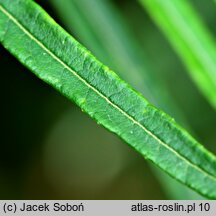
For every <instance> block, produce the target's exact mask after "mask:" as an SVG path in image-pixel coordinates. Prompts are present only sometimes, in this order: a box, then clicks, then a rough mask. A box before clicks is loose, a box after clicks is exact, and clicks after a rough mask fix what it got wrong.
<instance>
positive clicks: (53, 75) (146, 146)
mask: <svg viewBox="0 0 216 216" xmlns="http://www.w3.org/2000/svg"><path fill="white" fill-rule="evenodd" d="M0 41H1V42H2V44H3V45H4V47H5V48H6V49H8V50H9V51H10V52H11V53H12V54H13V55H15V56H16V57H17V58H18V59H19V61H20V62H22V63H23V64H24V65H26V66H27V67H28V68H29V69H30V70H31V71H32V72H33V73H34V74H35V75H37V76H38V77H39V78H41V79H42V80H44V81H45V82H47V83H49V84H50V85H52V86H53V87H54V88H55V89H57V90H58V91H60V92H61V93H62V94H63V95H65V96H66V97H67V98H69V99H70V100H72V101H74V102H75V103H76V104H77V105H78V106H80V107H81V109H82V110H83V111H85V112H86V113H88V114H89V115H90V116H91V117H92V118H94V119H95V120H96V121H97V122H98V123H99V124H102V125H103V126H104V127H106V128H107V129H109V130H110V131H112V132H114V133H116V134H118V135H119V136H120V137H121V138H122V139H123V140H125V141H126V142H127V143H128V144H129V145H130V146H131V147H133V148H134V149H135V150H136V151H138V152H139V153H140V154H142V155H143V156H144V157H145V158H146V159H149V160H151V161H153V162H154V163H155V164H157V165H158V166H159V167H160V168H161V169H163V170H164V171H166V172H167V173H169V174H170V175H171V176H173V177H174V178H176V179H177V180H179V181H181V182H182V183H184V184H186V185H188V186H189V187H191V188H193V189H195V190H196V191H197V192H199V193H201V194H203V195H204V196H206V197H209V198H216V168H215V167H216V158H215V157H214V155H212V154H211V153H210V152H208V151H207V150H206V149H204V147H203V146H202V145H200V144H199V143H198V142H197V141H196V140H194V139H193V138H192V137H191V136H190V135H189V134H188V133H187V132H186V131H185V130H184V129H182V128H180V127H179V126H178V125H177V124H176V123H175V121H174V120H173V119H172V118H171V117H169V116H168V115H166V114H165V113H163V112H162V111H159V110H157V109H156V108H155V107H154V106H152V105H151V104H149V103H148V102H147V101H146V100H145V99H144V98H143V97H142V96H141V95H140V94H139V93H137V92H135V91H134V90H133V89H131V87H130V86H129V85H128V84H126V83H125V82H123V81H122V80H121V79H120V78H119V77H118V76H117V75H116V74H115V73H114V72H112V71H111V70H110V69H109V68H107V67H106V66H104V65H103V64H102V63H100V62H99V61H98V60H97V59H96V58H95V57H93V56H92V55H91V54H90V52H88V51H87V50H86V49H85V48H84V47H83V46H82V45H80V44H79V43H78V42H77V41H76V40H75V39H74V38H73V37H71V36H70V35H69V34H67V33H66V32H65V31H64V30H63V29H62V28H61V27H60V26H59V25H57V24H56V23H55V21H54V20H52V19H51V18H50V17H49V15H48V14H47V13H46V12H45V11H44V10H43V9H41V8H40V7H39V6H38V5H36V4H35V3H34V2H32V1H30V0H14V1H10V0H0Z"/></svg>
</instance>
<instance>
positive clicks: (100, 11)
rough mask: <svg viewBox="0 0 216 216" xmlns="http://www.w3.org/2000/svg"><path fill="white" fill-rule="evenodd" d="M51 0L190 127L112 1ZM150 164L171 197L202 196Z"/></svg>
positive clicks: (79, 32)
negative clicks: (155, 74)
mask: <svg viewBox="0 0 216 216" xmlns="http://www.w3.org/2000/svg"><path fill="white" fill-rule="evenodd" d="M49 3H50V4H51V6H53V8H54V9H55V11H56V12H57V14H58V16H59V17H60V19H61V21H62V22H63V24H64V25H65V26H66V27H67V29H68V30H69V31H70V32H73V33H74V34H75V35H76V36H77V37H78V38H79V39H80V40H81V42H82V43H84V44H85V45H86V46H87V47H88V48H89V49H90V50H91V51H92V52H93V53H94V54H96V56H97V57H98V58H99V59H101V60H103V62H106V64H108V65H109V66H110V67H111V68H114V69H115V72H117V73H118V74H119V75H121V77H122V78H124V79H125V80H126V81H127V82H129V83H130V84H131V85H132V86H134V87H135V88H136V89H138V90H139V91H140V92H141V93H143V94H144V95H145V97H146V98H147V99H148V100H149V101H151V103H153V104H154V105H157V106H158V107H159V108H161V109H163V110H164V111H166V112H167V113H169V114H171V115H172V116H175V119H177V120H178V121H179V122H180V123H181V124H182V125H184V126H185V125H187V128H189V126H188V123H186V120H185V119H184V117H183V115H182V113H181V112H180V110H179V109H178V107H177V106H176V104H175V103H174V102H173V99H172V98H171V96H170V94H169V91H168V89H167V88H166V86H165V85H164V83H163V82H162V79H161V77H160V76H157V77H155V76H153V74H154V73H155V72H154V67H153V63H152V62H151V61H150V60H149V59H148V58H147V54H146V53H145V49H144V48H142V47H141V46H140V45H139V43H138V42H137V39H136V38H134V37H133V33H132V32H131V31H130V28H129V27H128V26H127V25H126V23H125V20H124V17H123V16H121V13H120V11H119V10H118V9H117V7H116V6H115V5H114V4H112V2H111V1H109V0H91V1H89V0H64V2H63V1H59V0H49ZM104 35H106V37H104ZM113 47H115V50H114V49H113ZM141 48H142V50H141ZM158 75H160V74H158ZM161 76H164V75H162V74H161ZM190 131H191V129H190ZM151 167H152V170H153V172H154V174H155V175H156V177H157V179H158V180H159V181H160V183H161V185H162V186H163V188H164V192H165V193H166V194H168V195H169V197H171V198H172V199H200V198H201V196H200V195H198V194H197V193H194V192H193V191H191V190H190V189H189V188H188V187H186V186H184V185H182V184H180V183H179V182H177V181H175V180H174V179H172V178H171V177H170V176H168V175H166V174H165V173H164V174H163V173H162V171H161V170H159V169H158V168H157V167H155V166H151ZM192 192H193V193H192ZM170 195H172V196H170Z"/></svg>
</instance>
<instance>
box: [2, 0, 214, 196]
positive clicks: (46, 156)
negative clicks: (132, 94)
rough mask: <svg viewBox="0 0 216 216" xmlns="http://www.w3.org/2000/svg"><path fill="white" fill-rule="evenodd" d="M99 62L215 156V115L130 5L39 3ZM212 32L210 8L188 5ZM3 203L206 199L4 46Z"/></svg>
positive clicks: (122, 0) (111, 1) (115, 0)
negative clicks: (42, 200) (171, 175)
mask: <svg viewBox="0 0 216 216" xmlns="http://www.w3.org/2000/svg"><path fill="white" fill-rule="evenodd" d="M36 2H38V3H39V4H40V5H41V6H42V7H43V8H44V9H45V10H46V11H47V12H48V13H49V14H50V15H51V16H52V17H53V18H54V19H55V20H56V21H57V22H58V23H59V24H60V25H61V26H63V27H64V28H65V29H66V30H67V31H68V32H70V33H71V34H72V35H73V36H74V37H75V38H76V39H77V40H78V41H80V42H81V43H82V44H84V45H85V46H86V47H87V48H88V49H89V50H90V51H91V52H92V53H93V54H94V55H96V56H97V58H98V59H99V60H101V61H102V62H103V63H105V64H107V65H108V66H109V67H110V68H111V69H113V70H114V71H115V72H116V73H118V74H119V76H120V77H122V78H123V79H125V80H126V81H127V82H129V83H130V84H131V85H132V86H133V88H134V89H136V90H138V91H140V92H141V93H142V94H143V95H144V96H145V97H146V98H147V99H148V100H149V101H150V102H151V103H153V104H154V105H155V106H157V107H159V108H160V109H162V110H164V111H165V112H167V113H168V114H170V115H171V116H172V117H174V118H175V119H176V120H177V121H178V122H179V123H180V124H181V125H182V126H184V127H185V128H187V129H188V130H189V131H190V133H191V134H193V136H194V137H195V138H196V139H198V140H199V141H200V142H201V143H203V144H204V145H205V147H206V148H208V149H209V150H211V151H212V152H214V153H216V133H215V131H216V126H215V125H216V124H215V123H216V113H215V111H214V110H213V109H212V108H211V106H210V105H209V103H208V102H207V101H206V99H205V98H204V97H203V96H202V95H201V94H200V93H199V91H198V90H197V87H196V86H195V84H194V83H193V82H192V81H191V79H190V77H189V76H188V73H187V72H186V69H185V67H184V65H183V63H182V62H181V60H180V59H179V58H178V56H177V55H176V53H175V52H174V51H173V49H172V47H171V46H170V45H169V43H168V41H167V39H166V38H165V36H164V35H163V34H162V33H161V32H160V30H159V29H158V28H157V27H156V26H155V24H154V23H153V22H152V20H151V19H150V17H149V16H148V14H147V12H146V11H145V10H143V8H142V7H141V6H140V4H139V3H138V2H137V1H132V0H61V1H59V0H46V1H42V0H40V1H39V0H38V1H36ZM189 2H190V3H191V5H192V6H193V8H194V9H195V10H196V11H197V12H198V13H199V15H200V17H201V18H202V19H203V21H204V23H205V24H206V25H207V27H208V28H209V30H210V31H211V32H212V34H214V35H216V28H215V20H216V19H215V18H216V6H215V5H214V3H213V1H211V0H207V1H202V0H191V1H189ZM0 68H1V85H0V88H1V92H2V94H1V107H2V112H1V113H2V114H1V115H2V117H1V138H2V139H1V151H0V152H1V157H0V191H1V192H0V198H1V199H202V197H201V196H199V195H197V194H196V193H194V192H193V191H191V190H190V189H188V188H186V187H185V186H183V185H181V184H180V183H178V182H176V181H175V180H173V179H171V178H170V177H169V176H167V175H166V174H164V173H163V172H161V171H160V170H159V169H158V168H156V167H155V166H154V165H153V164H151V163H149V162H147V161H146V160H144V159H143V158H142V157H141V156H140V155H139V154H138V153H136V152H134V151H133V150H132V149H131V148H129V147H128V146H127V145H126V144H125V143H123V142H122V141H121V140H120V139H119V138H118V137H117V136H115V135H113V134H111V133H110V132H108V131H107V130H105V129H104V128H102V127H101V126H99V125H97V124H96V123H95V122H94V121H93V120H91V119H90V118H89V117H88V116H87V115H86V114H84V113H82V112H81V110H80V109H79V108H77V107H76V106H75V105H74V104H72V103H71V102H70V101H68V100H67V99H66V98H64V97H62V96H61V95H60V94H59V93H58V92H56V91H55V90H54V89H52V88H51V87H50V86H48V85H47V84H45V83H43V82H42V81H40V80H39V79H38V78H36V77H35V76H34V75H33V74H32V73H31V72H29V71H28V69H26V68H25V67H23V66H22V65H21V64H20V63H19V62H18V61H17V60H16V59H15V58H14V57H12V56H11V55H10V54H9V53H8V52H7V51H6V50H5V49H4V48H3V47H2V46H0Z"/></svg>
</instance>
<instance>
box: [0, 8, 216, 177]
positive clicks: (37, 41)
mask: <svg viewBox="0 0 216 216" xmlns="http://www.w3.org/2000/svg"><path fill="white" fill-rule="evenodd" d="M0 10H1V11H2V12H3V13H4V14H5V15H6V16H7V17H8V18H9V19H10V20H12V21H13V22H14V23H15V24H16V25H17V26H18V27H19V28H20V29H21V30H22V31H23V32H24V33H25V34H26V35H27V36H28V37H30V38H31V39H32V40H33V41H35V42H36V44H38V45H39V46H40V47H41V48H42V49H43V50H45V51H46V52H47V53H48V54H49V55H50V56H51V57H53V58H54V59H55V60H56V61H58V62H59V63H60V64H61V65H63V67H64V68H66V69H67V70H69V71H70V72H71V73H72V74H73V75H74V76H75V77H77V78H78V79H79V80H80V81H82V82H83V83H84V84H85V85H86V86H87V87H89V88H90V89H92V90H93V91H94V92H95V93H96V94H97V95H99V96H100V97H101V98H103V99H104V100H106V101H107V103H108V104H110V105H111V106H112V107H114V108H115V109H116V110H118V111H119V112H120V113H122V114H123V115H124V116H125V117H127V118H128V119H130V120H131V121H132V122H133V123H134V124H136V125H138V126H139V127H140V128H142V129H143V130H144V131H145V132H146V133H147V134H149V135H150V136H151V137H153V138H154V139H155V140H157V141H158V143H160V144H161V145H163V146H164V147H165V148H167V149H169V150H170V151H171V152H173V153H174V154H175V155H176V156H177V157H179V158H181V159H182V160H183V161H185V162H186V163H187V164H189V165H190V166H192V167H193V168H194V169H196V170H198V171H199V172H202V173H204V174H205V175H207V176H209V177H210V178H212V179H213V180H214V181H215V176H213V175H212V174H210V173H208V172H206V171H205V170H203V169H201V168H200V167H198V166H196V165H195V164H193V163H191V162H190V161H189V160H187V159H186V158H184V157H183V156H182V155H181V154H179V153H178V152H177V151H176V150H175V149H173V148H171V147H170V146H169V145H168V144H166V143H165V142H163V141H162V140H160V139H159V138H158V137H157V136H156V135H154V134H153V133H152V132H151V131H149V130H148V129H147V128H145V127H144V126H143V125H142V124H140V123H139V122H138V121H137V120H136V119H134V118H133V117H132V116H130V115H129V114H127V113H126V112H125V111H124V110H122V109H121V108H120V107H119V106H117V105H116V104H114V103H113V102H112V101H110V100H109V98H107V97H106V96H105V95H103V94H102V93H101V92H99V91H98V90H97V89H96V88H95V87H94V86H92V85H90V84H89V83H88V82H87V81H86V80H85V79H83V78H82V77H81V76H80V75H79V74H77V73H76V72H75V71H74V70H72V69H71V68H70V67H69V66H68V65H67V64H66V63H64V62H63V61H62V60H61V59H60V58H59V57H57V56H56V55H55V54H54V53H52V52H51V51H50V50H49V49H47V48H46V47H45V46H44V45H43V44H42V43H41V42H40V41H39V40H38V39H37V38H36V37H34V36H33V35H32V34H31V33H30V32H29V31H28V30H27V29H26V28H25V27H24V26H23V25H22V24H21V23H20V22H19V21H18V20H17V19H16V18H15V17H14V16H13V15H12V14H10V13H9V12H8V11H7V10H6V9H4V8H3V7H2V6H1V5H0Z"/></svg>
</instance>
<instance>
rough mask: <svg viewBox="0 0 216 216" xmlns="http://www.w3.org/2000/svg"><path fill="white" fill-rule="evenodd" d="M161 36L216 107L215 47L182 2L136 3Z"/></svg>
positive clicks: (191, 11)
mask: <svg viewBox="0 0 216 216" xmlns="http://www.w3.org/2000/svg"><path fill="white" fill-rule="evenodd" d="M139 1H140V2H141V3H142V5H143V6H144V7H145V9H146V10H147V11H148V12H149V14H150V15H151V17H152V18H153V19H154V21H155V22H156V23H157V24H158V26H159V27H160V28H161V29H162V31H163V32H164V33H165V35H166V37H167V38H168V39H169V41H170V42H171V44H172V45H173V47H174V49H175V50H176V52H177V53H178V54H179V56H180V57H181V59H182V60H183V62H184V64H185V66H186V67H187V68H188V72H189V73H190V75H191V77H192V78H193V80H194V81H195V83H196V84H197V86H198V87H199V88H200V90H201V92H202V93H203V94H204V95H205V97H206V98H207V99H208V100H209V102H210V103H211V105H212V106H213V107H214V108H216V94H215V92H216V71H215V68H216V46H215V41H214V40H213V38H212V36H211V35H210V33H209V32H208V30H207V29H206V28H205V26H204V25H203V23H202V21H201V20H200V18H199V16H198V14H197V13H196V11H194V10H193V8H192V7H191V5H190V3H189V2H188V1H186V0H174V1H160V0H139Z"/></svg>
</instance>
